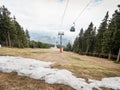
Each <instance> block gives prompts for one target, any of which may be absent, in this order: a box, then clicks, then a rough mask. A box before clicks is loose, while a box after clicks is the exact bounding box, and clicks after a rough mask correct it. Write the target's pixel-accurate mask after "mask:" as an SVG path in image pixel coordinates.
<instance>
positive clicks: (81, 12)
mask: <svg viewBox="0 0 120 90" xmlns="http://www.w3.org/2000/svg"><path fill="white" fill-rule="evenodd" d="M91 2H92V0H90V1H89V2H88V4H87V5H86V6H85V7H84V8H83V10H82V11H81V12H80V13H79V14H78V16H77V17H76V18H75V20H74V23H75V22H76V21H77V20H78V18H79V17H80V16H81V15H82V13H83V12H84V11H85V9H86V8H87V7H88V6H89V5H90V3H91Z"/></svg>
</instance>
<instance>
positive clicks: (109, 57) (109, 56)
mask: <svg viewBox="0 0 120 90" xmlns="http://www.w3.org/2000/svg"><path fill="white" fill-rule="evenodd" d="M110 59H111V50H110V51H109V54H108V60H110Z"/></svg>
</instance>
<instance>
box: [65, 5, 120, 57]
mask: <svg viewBox="0 0 120 90" xmlns="http://www.w3.org/2000/svg"><path fill="white" fill-rule="evenodd" d="M118 8H119V9H118V10H115V12H114V14H113V15H112V18H111V19H109V12H107V13H106V15H105V17H104V19H103V20H102V22H101V23H100V26H99V28H98V29H96V27H95V26H94V24H93V23H92V22H91V23H90V25H89V26H88V28H87V29H86V30H84V29H83V28H81V29H80V33H79V35H78V36H77V37H76V39H75V41H74V43H73V45H71V43H70V42H69V43H68V44H67V46H66V48H65V50H66V51H73V52H75V53H79V54H84V55H91V56H97V57H104V58H108V59H116V58H117V54H118V52H119V50H120V5H118Z"/></svg>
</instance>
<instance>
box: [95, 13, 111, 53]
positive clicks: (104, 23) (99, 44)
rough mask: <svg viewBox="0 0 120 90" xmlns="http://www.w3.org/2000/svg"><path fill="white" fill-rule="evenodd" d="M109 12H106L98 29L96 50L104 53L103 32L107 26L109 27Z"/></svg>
mask: <svg viewBox="0 0 120 90" xmlns="http://www.w3.org/2000/svg"><path fill="white" fill-rule="evenodd" d="M108 17H109V15H108V12H107V13H106V15H105V17H104V19H103V21H102V23H101V24H100V27H99V29H98V34H97V36H96V38H97V41H96V52H98V53H103V52H104V51H103V39H104V38H103V36H104V35H103V34H104V32H105V31H106V30H107V27H108V24H107V21H108Z"/></svg>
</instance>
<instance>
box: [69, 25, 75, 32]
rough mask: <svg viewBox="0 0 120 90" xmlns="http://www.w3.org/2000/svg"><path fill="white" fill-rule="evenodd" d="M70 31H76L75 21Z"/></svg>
mask: <svg viewBox="0 0 120 90" xmlns="http://www.w3.org/2000/svg"><path fill="white" fill-rule="evenodd" d="M70 32H75V23H73V26H72V27H71V28H70Z"/></svg>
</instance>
